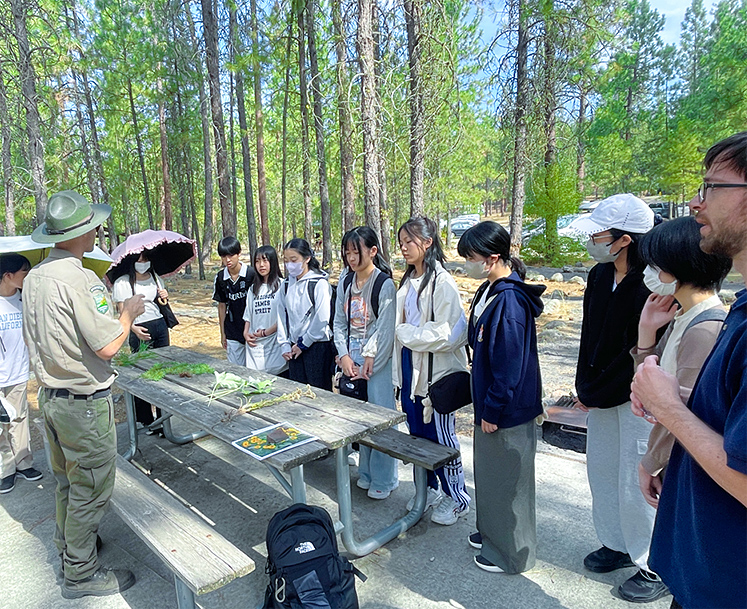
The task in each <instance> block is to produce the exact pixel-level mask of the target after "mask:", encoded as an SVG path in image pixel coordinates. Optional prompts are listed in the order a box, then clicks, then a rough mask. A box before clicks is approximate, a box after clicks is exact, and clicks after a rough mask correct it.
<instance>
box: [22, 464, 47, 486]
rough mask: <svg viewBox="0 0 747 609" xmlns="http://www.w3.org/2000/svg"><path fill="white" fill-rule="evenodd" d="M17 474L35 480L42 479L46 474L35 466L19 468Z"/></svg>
mask: <svg viewBox="0 0 747 609" xmlns="http://www.w3.org/2000/svg"><path fill="white" fill-rule="evenodd" d="M16 475H17V476H21V478H24V479H25V480H31V481H32V482H33V481H34V480H41V479H42V477H43V475H44V474H42V473H41V472H40V471H39V470H38V469H36V468H34V467H27V468H26V469H17V470H16Z"/></svg>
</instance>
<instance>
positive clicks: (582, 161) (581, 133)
mask: <svg viewBox="0 0 747 609" xmlns="http://www.w3.org/2000/svg"><path fill="white" fill-rule="evenodd" d="M586 105H587V98H586V90H585V89H584V86H583V84H582V85H581V95H580V96H579V99H578V129H577V130H578V152H577V160H576V167H577V170H576V171H577V175H578V182H577V184H578V191H579V192H580V193H581V194H584V186H585V185H584V182H585V180H586V146H585V144H584V138H585V137H586Z"/></svg>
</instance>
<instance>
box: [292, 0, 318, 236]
mask: <svg viewBox="0 0 747 609" xmlns="http://www.w3.org/2000/svg"><path fill="white" fill-rule="evenodd" d="M304 10H305V9H304V5H303V4H302V3H301V4H300V6H299V9H298V77H299V81H300V91H301V154H302V157H303V212H304V215H303V217H304V237H305V238H306V240H307V241H308V242H309V243H310V244H312V246H313V244H314V223H313V215H312V209H311V151H310V148H309V99H308V92H307V88H306V27H305V26H304ZM294 236H295V231H294Z"/></svg>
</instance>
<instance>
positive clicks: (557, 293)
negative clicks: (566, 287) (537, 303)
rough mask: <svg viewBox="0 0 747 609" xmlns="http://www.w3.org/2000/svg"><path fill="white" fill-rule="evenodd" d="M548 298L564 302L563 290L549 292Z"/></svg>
mask: <svg viewBox="0 0 747 609" xmlns="http://www.w3.org/2000/svg"><path fill="white" fill-rule="evenodd" d="M548 298H549V299H550V300H565V294H564V293H563V290H553V291H552V292H550V296H548Z"/></svg>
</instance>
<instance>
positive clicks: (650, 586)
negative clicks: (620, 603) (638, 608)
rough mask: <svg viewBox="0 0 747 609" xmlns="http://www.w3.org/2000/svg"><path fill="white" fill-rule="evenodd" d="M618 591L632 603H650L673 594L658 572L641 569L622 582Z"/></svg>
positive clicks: (624, 598)
mask: <svg viewBox="0 0 747 609" xmlns="http://www.w3.org/2000/svg"><path fill="white" fill-rule="evenodd" d="M617 593H618V594H619V595H620V597H621V598H622V599H623V600H626V601H628V602H630V603H650V602H652V601H655V600H656V599H658V598H661V597H662V596H666V595H667V594H671V593H670V592H669V588H667V586H666V584H665V583H664V582H663V581H661V578H660V577H659V576H658V575H656V573H651V572H650V571H644V570H643V569H640V570H639V571H638V573H636V574H635V575H634V576H633V577H631V578H630V579H629V580H627V581H625V582H623V583H622V584H620V586H619V587H618V589H617Z"/></svg>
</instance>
